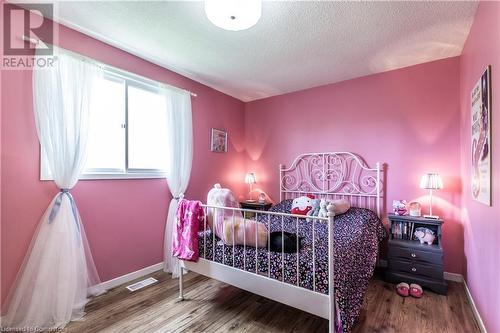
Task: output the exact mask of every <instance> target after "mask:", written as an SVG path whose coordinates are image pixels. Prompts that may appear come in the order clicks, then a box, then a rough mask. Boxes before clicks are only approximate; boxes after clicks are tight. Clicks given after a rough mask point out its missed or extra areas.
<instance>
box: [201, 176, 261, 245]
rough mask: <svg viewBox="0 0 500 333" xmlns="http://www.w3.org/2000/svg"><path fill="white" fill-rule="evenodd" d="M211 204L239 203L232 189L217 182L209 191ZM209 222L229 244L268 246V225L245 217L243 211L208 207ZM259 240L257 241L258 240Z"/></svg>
mask: <svg viewBox="0 0 500 333" xmlns="http://www.w3.org/2000/svg"><path fill="white" fill-rule="evenodd" d="M207 204H208V205H209V206H220V207H234V208H238V207H239V204H238V202H237V201H236V199H235V198H234V195H233V193H232V192H231V190H229V189H227V188H222V187H221V186H220V184H215V185H214V187H213V188H212V189H211V190H210V191H209V192H208V195H207ZM207 222H208V226H209V227H210V229H211V230H213V231H214V232H215V235H217V237H219V238H220V239H221V240H222V241H223V242H224V243H225V244H227V245H233V243H234V245H244V244H245V245H246V246H256V247H266V246H267V234H268V232H267V227H266V226H265V225H264V224H263V223H260V222H257V221H254V220H249V219H243V216H242V214H241V211H237V210H236V211H230V210H225V209H218V208H209V209H207ZM256 240H257V241H256Z"/></svg>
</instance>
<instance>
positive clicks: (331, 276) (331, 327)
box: [326, 205, 337, 333]
mask: <svg viewBox="0 0 500 333" xmlns="http://www.w3.org/2000/svg"><path fill="white" fill-rule="evenodd" d="M326 209H327V210H328V300H329V304H328V305H329V312H330V316H329V317H330V318H329V319H330V320H329V322H328V331H329V332H330V333H335V320H336V317H337V316H336V310H337V309H336V306H335V270H334V266H335V259H334V258H335V247H334V244H333V241H334V226H335V211H334V207H333V205H328V207H327V208H326Z"/></svg>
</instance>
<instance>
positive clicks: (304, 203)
mask: <svg viewBox="0 0 500 333" xmlns="http://www.w3.org/2000/svg"><path fill="white" fill-rule="evenodd" d="M313 199H314V196H313V195H310V194H309V195H305V196H302V197H298V198H295V199H293V202H292V209H291V211H290V212H291V213H292V214H297V215H307V213H308V212H309V211H310V210H311V209H312V201H313Z"/></svg>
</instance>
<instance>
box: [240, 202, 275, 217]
mask: <svg viewBox="0 0 500 333" xmlns="http://www.w3.org/2000/svg"><path fill="white" fill-rule="evenodd" d="M271 206H272V204H271V203H270V202H265V203H260V202H258V201H241V202H240V207H241V208H243V209H253V210H262V211H266V210H269V208H271ZM254 215H255V214H253V213H251V212H246V213H245V218H247V219H251V218H253V217H254Z"/></svg>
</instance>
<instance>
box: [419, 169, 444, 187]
mask: <svg viewBox="0 0 500 333" xmlns="http://www.w3.org/2000/svg"><path fill="white" fill-rule="evenodd" d="M420 188H422V189H427V190H441V189H442V188H443V180H442V179H441V176H440V175H439V174H437V173H426V174H425V175H423V176H422V179H421V180H420Z"/></svg>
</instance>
